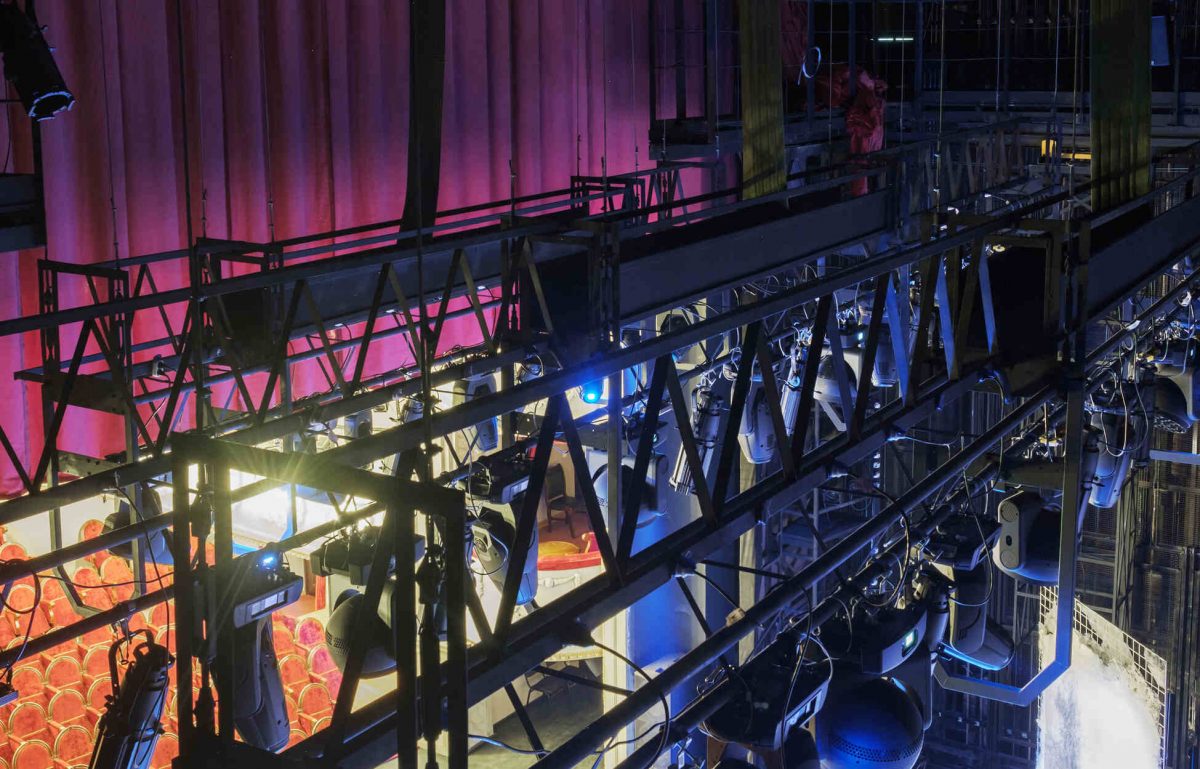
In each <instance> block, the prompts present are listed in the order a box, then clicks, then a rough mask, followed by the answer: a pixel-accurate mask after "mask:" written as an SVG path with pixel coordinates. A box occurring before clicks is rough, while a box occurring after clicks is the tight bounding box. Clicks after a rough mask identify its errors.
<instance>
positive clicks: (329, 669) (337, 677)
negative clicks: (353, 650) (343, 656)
mask: <svg viewBox="0 0 1200 769" xmlns="http://www.w3.org/2000/svg"><path fill="white" fill-rule="evenodd" d="M308 672H309V675H310V676H312V678H313V680H314V681H320V682H321V683H323V684H325V688H326V689H328V690H329V694H330V696H332V697H334V698H336V697H337V693H338V690H339V689H341V688H342V671H340V670H338V666H337V663H336V662H334V661H333V655H332V654H330V653H329V647H328V646H326V645H325V644H321V645H320V646H318V647H317V648H315V649H313V650H312V651H310V652H309V653H308Z"/></svg>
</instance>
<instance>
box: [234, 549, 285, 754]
mask: <svg viewBox="0 0 1200 769" xmlns="http://www.w3.org/2000/svg"><path fill="white" fill-rule="evenodd" d="M217 575H218V578H217V580H216V582H217V584H218V585H219V586H220V589H219V593H218V594H219V595H222V596H225V595H228V596H232V601H233V611H232V623H230V625H226V626H225V627H224V628H222V629H221V631H220V633H219V634H218V636H217V644H216V646H217V653H216V660H215V662H214V664H213V672H214V674H215V675H216V677H217V680H218V682H219V683H220V684H221V685H222V687H223V688H227V690H228V691H232V692H236V693H237V696H236V697H235V698H234V702H233V724H234V728H235V729H237V732H238V734H239V735H241V738H242V740H243V741H245V742H246V743H248V744H250V745H253V746H254V747H257V748H261V749H263V750H270V751H276V750H279V749H280V748H282V747H283V746H285V745H287V741H288V737H289V735H290V729H291V727H290V724H289V723H288V714H287V701H286V699H285V698H284V692H283V681H282V680H281V678H280V675H279V664H278V661H277V659H276V657H275V641H274V636H273V633H272V629H271V615H272V614H273V613H274V612H275V611H277V610H279V609H282V608H283V607H285V606H287V605H289V604H292V603H295V602H296V601H297V600H298V599H299V598H300V593H301V591H302V590H303V587H304V581H303V580H302V579H301V578H300V577H298V576H296V575H295V574H293V573H292V572H290V571H289V570H288V569H287V565H286V563H285V562H284V560H283V558H282V557H280V554H279V553H278V552H277V551H274V550H270V549H268V550H262V551H259V552H256V553H247V554H246V555H243V556H240V557H238V558H235V559H234V560H233V562H232V563H231V564H230V565H228V566H226V567H224V570H219V571H218V572H217ZM222 679H227V680H222Z"/></svg>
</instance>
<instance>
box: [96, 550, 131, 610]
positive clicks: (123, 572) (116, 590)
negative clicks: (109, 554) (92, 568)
mask: <svg viewBox="0 0 1200 769" xmlns="http://www.w3.org/2000/svg"><path fill="white" fill-rule="evenodd" d="M100 579H101V580H103V581H104V583H105V584H106V585H108V586H109V588H108V594H109V595H110V596H112V599H113V602H114V603H119V602H120V601H128V600H129V599H130V598H131V597H133V584H132V582H133V570H132V569H130V568H129V564H128V563H126V562H125V559H124V558H108V559H106V560H105V561H104V563H102V564H100Z"/></svg>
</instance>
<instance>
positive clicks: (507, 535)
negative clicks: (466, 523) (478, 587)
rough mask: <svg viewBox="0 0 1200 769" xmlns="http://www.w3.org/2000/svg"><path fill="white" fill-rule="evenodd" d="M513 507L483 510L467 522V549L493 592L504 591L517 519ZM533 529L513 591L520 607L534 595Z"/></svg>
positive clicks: (534, 558)
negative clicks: (492, 585)
mask: <svg viewBox="0 0 1200 769" xmlns="http://www.w3.org/2000/svg"><path fill="white" fill-rule="evenodd" d="M516 518H517V517H516V511H515V510H514V506H512V505H509V506H506V507H505V508H504V509H503V510H496V509H492V508H490V507H484V508H483V509H481V510H480V511H479V514H478V515H477V516H476V517H475V520H474V521H472V522H471V547H472V551H473V553H474V555H475V559H476V560H477V561H479V566H480V569H481V570H482V572H483V573H484V574H486V575H487V577H488V579H490V580H491V581H492V584H494V585H495V586H496V589H498V590H501V591H503V590H504V580H505V577H506V576H507V574H508V562H509V557H510V555H511V554H512V549H513V544H514V543H515V542H516V539H517V520H516ZM537 548H538V535H537V526H536V524H535V525H534V528H533V539H532V540H531V542H530V545H529V557H527V558H526V559H525V568H524V570H523V571H522V572H521V583H520V586H519V588H518V589H517V605H518V606H523V605H525V604H527V603H530V602H532V601H533V599H534V597H535V596H537V578H538V571H537Z"/></svg>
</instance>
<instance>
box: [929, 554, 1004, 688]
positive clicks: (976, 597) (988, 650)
mask: <svg viewBox="0 0 1200 769" xmlns="http://www.w3.org/2000/svg"><path fill="white" fill-rule="evenodd" d="M989 568H990V564H988V563H986V562H984V563H980V564H978V565H977V566H976V567H975V568H974V569H967V570H964V569H954V570H953V571H952V574H953V578H954V599H953V600H952V601H951V602H950V622H949V626H948V628H947V634H946V639H945V642H944V643H943V644H942V647H941V649H940V651H941V652H942V653H944V654H946V655H948V656H950V657H954V658H955V659H958V660H962V661H963V662H966V663H968V664H970V665H974V666H976V667H980V668H983V669H984V670H1001V669H1003V668H1006V667H1008V664H1009V663H1010V662H1012V659H1013V656H1014V654H1015V653H1016V645H1015V644H1014V643H1013V639H1012V636H1011V635H1010V634H1009V632H1008V630H1007V629H1006V628H1005V627H1004V626H1003V625H1001V624H999V623H998V622H996V621H995V620H993V619H991V618H990V617H988V603H989V602H990V598H991V596H990V593H991V592H992V590H993V589H994V586H993V580H994V579H995V576H994V575H991V574H989V573H988V572H989Z"/></svg>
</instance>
